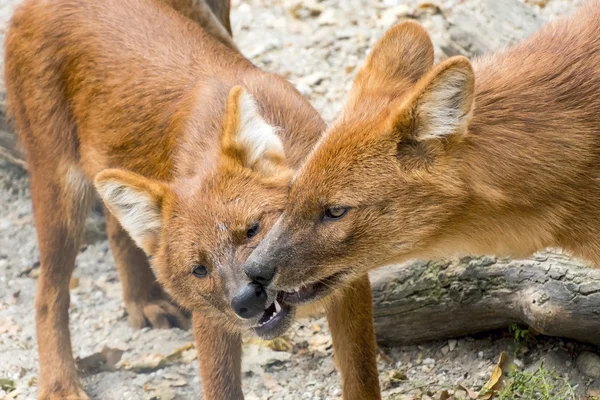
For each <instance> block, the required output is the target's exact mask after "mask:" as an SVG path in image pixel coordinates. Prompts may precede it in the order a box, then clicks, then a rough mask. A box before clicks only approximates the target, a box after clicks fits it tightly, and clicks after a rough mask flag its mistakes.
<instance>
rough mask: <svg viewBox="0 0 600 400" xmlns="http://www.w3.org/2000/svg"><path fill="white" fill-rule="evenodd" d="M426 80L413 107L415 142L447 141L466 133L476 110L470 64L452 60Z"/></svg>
mask: <svg viewBox="0 0 600 400" xmlns="http://www.w3.org/2000/svg"><path fill="white" fill-rule="evenodd" d="M424 79H425V80H426V82H424V84H423V85H422V86H421V87H422V89H421V90H420V92H419V93H418V94H417V96H416V97H415V100H414V103H413V116H414V129H415V130H414V132H413V135H414V138H415V139H417V140H426V139H435V138H444V137H448V136H449V135H452V134H454V133H459V132H464V131H465V130H466V128H467V125H468V123H469V120H470V117H471V113H472V109H473V97H474V85H475V78H474V75H473V69H472V67H471V64H470V63H469V61H468V60H467V59H466V58H464V57H453V58H451V59H448V60H447V61H445V62H444V63H442V64H440V65H439V66H438V67H437V68H436V69H434V71H433V74H432V76H426V77H425V78H424Z"/></svg>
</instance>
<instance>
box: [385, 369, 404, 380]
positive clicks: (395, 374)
mask: <svg viewBox="0 0 600 400" xmlns="http://www.w3.org/2000/svg"><path fill="white" fill-rule="evenodd" d="M389 377H390V382H402V381H405V380H407V379H408V377H407V376H406V374H405V373H404V372H402V371H398V370H396V371H392V372H391V373H390V375H389Z"/></svg>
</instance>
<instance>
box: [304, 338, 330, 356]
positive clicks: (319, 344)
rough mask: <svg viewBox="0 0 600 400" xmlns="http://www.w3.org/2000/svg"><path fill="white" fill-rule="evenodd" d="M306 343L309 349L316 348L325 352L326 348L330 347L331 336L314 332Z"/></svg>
mask: <svg viewBox="0 0 600 400" xmlns="http://www.w3.org/2000/svg"><path fill="white" fill-rule="evenodd" d="M308 345H309V347H310V349H311V350H313V351H314V350H318V351H320V352H323V353H326V352H327V349H329V348H330V347H331V337H329V336H327V335H323V334H321V333H316V334H314V335H313V336H312V337H311V338H310V340H309V341H308Z"/></svg>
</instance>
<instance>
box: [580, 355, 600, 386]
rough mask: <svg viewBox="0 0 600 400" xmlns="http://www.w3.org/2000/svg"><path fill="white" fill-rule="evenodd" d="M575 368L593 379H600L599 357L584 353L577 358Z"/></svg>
mask: <svg viewBox="0 0 600 400" xmlns="http://www.w3.org/2000/svg"><path fill="white" fill-rule="evenodd" d="M577 367H578V368H579V371H581V373H582V374H584V375H586V376H588V377H590V378H593V379H600V356H598V354H595V353H592V352H589V351H584V352H583V353H581V354H580V355H579V357H578V358H577Z"/></svg>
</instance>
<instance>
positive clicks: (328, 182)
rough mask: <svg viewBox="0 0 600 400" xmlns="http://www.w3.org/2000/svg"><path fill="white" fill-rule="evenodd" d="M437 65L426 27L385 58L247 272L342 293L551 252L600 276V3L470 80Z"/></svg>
mask: <svg viewBox="0 0 600 400" xmlns="http://www.w3.org/2000/svg"><path fill="white" fill-rule="evenodd" d="M432 51H433V49H432V47H431V42H430V40H429V38H428V36H427V34H426V32H425V31H424V30H423V29H422V28H421V27H420V26H419V25H418V24H416V23H404V24H400V25H398V26H396V27H394V28H392V29H391V30H390V31H389V32H388V33H386V35H385V36H384V37H383V38H382V39H381V41H380V42H379V43H378V44H377V45H376V46H375V48H374V49H373V51H372V53H371V54H370V56H369V59H368V60H367V62H366V64H365V66H364V67H363V69H362V70H361V71H360V72H359V74H358V76H357V78H356V80H355V83H354V87H353V89H352V92H351V94H350V99H349V101H348V103H347V105H346V107H345V109H344V111H343V113H342V115H341V116H340V117H339V119H338V120H337V122H335V123H334V124H333V126H332V127H331V128H330V129H329V130H328V131H327V132H326V133H325V134H324V136H323V138H322V139H321V140H320V142H319V144H318V145H317V146H316V148H315V149H314V150H313V152H312V153H311V155H310V156H309V157H308V159H307V161H306V162H305V164H304V165H303V166H302V167H301V169H300V170H299V172H298V174H297V175H296V177H295V181H294V183H293V184H292V186H291V190H290V196H289V200H288V204H287V206H286V209H285V210H284V213H283V214H282V216H281V218H280V219H279V221H278V222H277V223H276V225H275V227H274V228H273V229H272V230H271V232H270V233H269V234H268V235H267V236H266V237H265V239H264V240H263V241H262V242H261V244H260V245H259V247H258V248H257V249H256V250H255V251H254V252H253V254H252V255H251V256H250V258H249V259H248V263H247V264H246V267H245V268H246V270H247V271H253V273H256V271H260V270H263V271H275V272H276V275H275V277H274V279H273V281H272V285H271V287H272V288H273V289H276V290H289V289H290V288H291V287H295V286H298V285H300V284H312V283H314V282H317V281H321V280H323V279H325V278H327V277H330V276H332V275H333V274H338V275H337V278H336V279H337V282H336V283H337V284H338V285H339V286H341V287H343V286H344V285H345V284H347V282H351V281H352V279H353V278H354V277H355V276H360V274H364V273H365V272H366V271H367V270H369V269H371V268H375V267H379V266H382V265H386V264H389V263H394V262H400V261H405V260H408V259H415V258H421V259H426V258H431V257H440V256H449V255H452V254H465V253H474V254H497V255H502V256H515V257H523V256H528V255H530V254H531V253H532V252H535V251H536V250H540V249H543V248H544V247H547V246H557V247H562V248H564V249H566V250H568V251H570V252H572V253H573V254H575V255H577V256H581V257H584V258H586V259H588V260H590V261H592V262H594V263H595V264H597V265H600V184H599V182H600V2H598V1H592V2H591V3H590V4H588V5H586V6H584V7H583V8H582V9H581V10H579V11H577V12H576V13H575V14H574V15H573V16H569V17H565V18H561V19H558V20H556V21H554V22H551V23H549V24H548V25H546V26H545V27H543V28H542V29H541V30H540V31H539V32H537V33H536V34H535V35H534V36H532V37H531V38H529V39H527V40H525V41H524V42H522V43H521V44H518V45H516V46H514V47H512V48H510V49H508V50H506V51H504V52H500V53H497V54H492V55H490V56H487V57H484V58H482V59H479V60H475V61H474V62H473V65H472V66H471V64H470V63H469V61H468V60H467V59H465V58H463V57H453V58H450V59H448V60H446V61H444V62H442V63H441V64H440V65H438V66H436V67H433V68H432V66H431V63H432V62H431V60H432V57H431V55H432ZM396 54H402V55H403V57H394V55H396ZM410 65H413V66H418V68H415V69H412V70H411V69H410V68H409V66H410ZM449 94H451V96H450V95H449ZM444 96H447V97H444ZM473 101H474V103H473ZM333 206H337V207H343V209H348V212H347V213H346V214H345V215H344V216H343V217H341V218H339V219H338V220H334V219H331V218H325V217H324V216H325V215H326V214H325V213H326V210H328V209H330V208H331V207H333ZM288 254H289V255H290V256H288ZM340 276H341V277H340Z"/></svg>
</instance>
